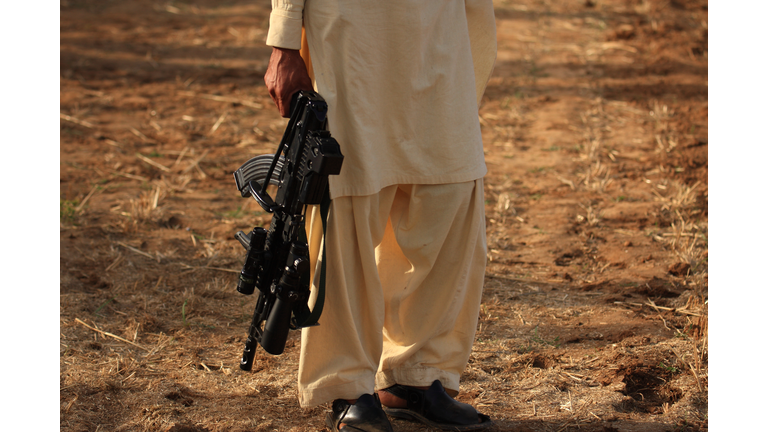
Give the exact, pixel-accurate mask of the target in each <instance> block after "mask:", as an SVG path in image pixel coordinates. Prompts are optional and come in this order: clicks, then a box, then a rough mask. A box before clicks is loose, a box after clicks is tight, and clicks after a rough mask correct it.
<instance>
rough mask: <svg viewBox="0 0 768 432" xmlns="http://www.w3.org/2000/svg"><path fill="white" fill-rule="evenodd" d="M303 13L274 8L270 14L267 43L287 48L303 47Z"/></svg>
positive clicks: (296, 48) (297, 48)
mask: <svg viewBox="0 0 768 432" xmlns="http://www.w3.org/2000/svg"><path fill="white" fill-rule="evenodd" d="M301 25H302V14H301V12H300V11H299V12H298V13H297V12H295V11H283V10H273V11H272V13H271V14H270V15H269V32H268V33H267V45H268V46H271V47H278V48H286V49H295V50H299V49H301Z"/></svg>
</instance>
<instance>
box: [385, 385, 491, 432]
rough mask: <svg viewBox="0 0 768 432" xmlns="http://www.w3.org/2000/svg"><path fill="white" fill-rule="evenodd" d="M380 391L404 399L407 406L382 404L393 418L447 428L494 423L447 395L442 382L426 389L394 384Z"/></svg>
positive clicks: (468, 429) (458, 429)
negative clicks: (390, 406)
mask: <svg viewBox="0 0 768 432" xmlns="http://www.w3.org/2000/svg"><path fill="white" fill-rule="evenodd" d="M383 391H385V392H388V393H391V394H393V395H395V396H397V397H399V398H400V399H405V401H406V402H407V404H408V407H407V408H389V407H384V412H386V413H387V414H389V415H391V416H392V417H397V418H402V419H406V420H413V421H418V422H421V423H424V424H426V425H428V426H431V427H434V428H439V429H443V430H450V431H470V430H480V429H485V428H487V427H489V426H491V425H492V424H493V421H491V418H490V417H488V416H487V415H485V414H480V413H478V412H477V411H476V410H475V409H474V408H473V407H472V405H468V404H465V403H461V402H459V401H457V400H455V399H454V398H452V397H450V396H448V393H446V392H445V388H443V385H442V383H440V381H438V380H435V381H434V382H433V383H432V385H431V386H430V387H429V388H428V389H427V390H421V389H417V388H415V387H410V386H404V385H399V384H396V385H394V386H392V387H389V388H386V389H384V390H383Z"/></svg>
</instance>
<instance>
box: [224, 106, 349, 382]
mask: <svg viewBox="0 0 768 432" xmlns="http://www.w3.org/2000/svg"><path fill="white" fill-rule="evenodd" d="M291 107H292V109H291V119H290V121H289V123H288V126H287V128H286V129H285V133H284V134H283V138H282V140H281V141H280V145H279V146H278V149H277V152H276V153H275V155H274V156H272V155H262V156H256V157H254V158H252V159H250V160H249V161H248V162H246V163H245V164H243V166H241V167H240V168H239V169H238V170H237V171H235V173H234V175H235V183H237V189H238V190H239V191H240V194H241V195H242V196H243V197H244V198H247V197H249V196H252V197H253V198H255V199H256V201H257V202H258V203H259V204H260V205H261V207H262V208H263V209H264V210H265V211H267V212H269V213H272V222H271V223H270V225H269V229H268V230H266V229H264V228H262V227H255V228H254V229H253V231H251V232H250V233H249V234H245V233H244V232H243V231H238V232H237V234H235V238H236V239H237V240H239V241H240V244H242V245H243V247H244V248H245V249H246V251H247V254H246V257H245V264H244V265H243V269H242V271H241V272H240V277H239V279H238V283H237V291H238V292H240V293H242V294H246V295H251V294H253V292H254V291H255V289H256V288H258V290H259V296H258V299H257V301H256V308H255V310H254V312H253V320H252V321H251V326H250V328H249V329H248V339H247V340H246V342H245V349H244V350H243V357H242V359H241V360H240V369H242V370H246V371H248V370H251V367H252V366H253V357H254V354H255V349H256V344H257V343H258V344H259V345H261V346H262V347H263V348H264V350H265V351H266V352H268V353H270V354H274V355H278V354H282V353H283V350H284V349H285V342H286V339H287V337H288V330H289V329H298V328H302V327H308V326H311V325H316V323H317V318H319V312H320V311H321V310H322V306H321V303H320V300H319V299H318V304H317V305H316V306H315V310H313V311H311V312H310V310H309V306H308V305H307V301H308V300H309V274H310V273H309V248H308V246H307V240H306V234H305V231H304V213H305V210H306V206H307V205H316V204H322V203H323V200H324V199H325V200H328V199H329V198H328V196H327V194H328V176H329V175H337V174H339V172H340V171H341V163H342V162H343V160H344V156H343V155H342V154H341V151H340V149H339V144H338V143H337V142H336V140H335V139H334V138H333V137H331V134H330V132H328V131H327V130H326V126H327V124H328V120H327V118H326V115H327V112H328V105H327V104H326V103H325V100H323V98H322V97H321V96H320V95H319V94H317V93H315V92H311V91H300V92H298V93H297V94H295V95H294V97H293V100H292V103H291ZM270 184H272V185H275V186H277V192H276V194H275V198H274V199H272V197H271V196H270V195H269V194H268V193H267V186H268V185H270ZM327 202H328V201H326V203H327ZM318 308H320V311H318V310H317V309H318Z"/></svg>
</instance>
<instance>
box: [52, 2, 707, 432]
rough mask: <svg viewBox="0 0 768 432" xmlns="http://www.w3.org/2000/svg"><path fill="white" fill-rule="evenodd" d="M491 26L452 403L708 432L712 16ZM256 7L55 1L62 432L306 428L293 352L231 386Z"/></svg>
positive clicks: (538, 8)
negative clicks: (470, 333) (467, 319)
mask: <svg viewBox="0 0 768 432" xmlns="http://www.w3.org/2000/svg"><path fill="white" fill-rule="evenodd" d="M495 4H496V18H497V27H498V41H499V53H498V59H497V63H496V69H495V71H494V74H493V77H492V78H491V81H490V83H489V86H488V90H487V92H486V95H485V99H484V101H483V104H482V107H481V109H480V121H481V124H482V126H483V136H484V142H485V149H486V157H487V163H488V167H489V173H488V176H487V177H486V191H485V192H486V200H487V201H486V202H487V207H486V211H487V235H488V242H489V253H488V267H487V277H486V284H485V295H484V301H483V305H482V310H481V314H480V323H479V327H478V332H477V341H476V343H475V346H474V351H473V354H472V357H471V359H470V363H469V365H468V366H467V369H466V370H465V372H464V375H463V378H462V387H461V394H460V396H459V399H460V400H462V401H465V402H468V403H472V404H474V405H475V406H477V407H478V408H479V409H480V410H481V411H484V412H487V413H489V414H491V415H492V416H493V418H494V419H495V420H496V426H495V430H499V431H502V430H503V431H507V430H515V431H558V432H560V431H572V430H577V429H578V430H582V431H682V430H707V429H708V408H707V405H708V346H707V333H708V331H707V323H708V319H707V309H708V307H707V304H706V300H707V298H708V261H707V256H708V241H707V237H708V234H707V233H708V183H707V172H708V158H707V151H708V139H707V136H708V99H707V92H708V78H707V75H708V63H707V61H708V60H707V58H708V57H707V56H708V54H707V53H708V35H707V20H708V11H707V2H706V1H699V0H692V1H686V2H683V1H679V0H672V1H666V0H665V1H661V0H579V1H568V0H516V1H514V2H512V1H506V0H497V1H496V2H495ZM269 7H270V5H269V2H268V1H266V0H263V1H254V0H247V1H245V0H224V1H211V0H192V1H176V2H153V1H148V0H134V1H130V2H117V1H104V0H101V1H95V0H62V2H61V34H60V36H61V71H60V72H61V80H60V83H61V84H60V85H61V107H60V110H61V148H60V152H61V154H60V157H61V163H60V170H61V184H60V204H61V215H60V216H61V225H60V233H61V234H60V248H61V249H60V252H61V258H60V263H61V275H60V277H61V279H60V280H61V298H60V305H61V309H60V311H61V313H60V328H61V336H60V342H61V348H60V423H61V430H64V431H111V430H114V431H123V430H149V431H176V432H181V431H245V430H255V431H272V430H290V431H318V430H326V429H325V426H324V424H323V421H322V418H323V415H324V414H323V413H324V412H325V411H326V410H327V409H328V408H327V407H318V408H315V409H301V408H300V407H299V406H298V404H297V400H296V369H297V364H298V344H297V340H298V337H299V335H298V333H297V332H292V333H291V336H290V339H289V341H288V347H287V349H286V353H285V354H283V355H281V356H278V357H274V356H270V355H267V354H265V353H264V352H263V351H259V352H258V353H257V359H256V365H255V367H254V370H253V371H252V372H243V371H241V370H240V369H239V368H238V366H237V363H238V360H239V356H240V353H241V350H242V343H243V341H244V338H245V334H246V330H247V326H248V323H249V320H250V316H251V313H252V309H253V300H254V299H253V298H248V297H244V296H241V295H239V294H238V293H236V292H235V290H234V286H235V280H236V273H237V272H239V270H240V267H241V264H242V260H243V250H242V248H241V246H240V245H239V243H238V242H237V241H236V240H234V238H233V234H234V233H235V232H236V231H238V230H248V229H251V228H252V227H253V226H254V225H255V224H258V225H262V224H266V223H268V221H269V218H268V217H267V215H265V214H264V213H263V212H262V211H261V210H260V207H258V205H257V204H256V203H255V202H254V201H253V200H250V199H249V200H246V199H243V198H241V197H240V196H239V194H238V192H237V190H236V188H235V185H234V182H233V180H232V172H233V171H234V170H235V169H236V168H237V167H239V166H240V164H241V163H243V162H244V161H246V160H247V159H248V158H250V157H251V156H254V155H258V154H265V153H273V152H274V150H275V148H276V143H277V142H278V140H279V138H280V136H281V135H282V131H283V128H284V127H285V124H286V120H284V119H281V118H280V117H279V116H278V114H277V111H276V109H275V108H274V106H273V104H272V102H271V101H270V99H269V97H268V95H267V92H266V90H265V88H264V85H263V81H262V77H263V73H264V70H265V67H266V63H267V60H268V55H269V53H270V49H269V48H268V47H266V46H265V45H264V39H265V35H266V30H267V25H268V13H269ZM342 146H343V143H342ZM394 426H395V428H396V429H397V430H401V431H426V430H430V429H428V428H426V427H422V426H419V425H415V424H411V423H406V422H403V421H399V420H398V421H394Z"/></svg>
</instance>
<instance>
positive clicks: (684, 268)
mask: <svg viewBox="0 0 768 432" xmlns="http://www.w3.org/2000/svg"><path fill="white" fill-rule="evenodd" d="M690 269H691V265H690V264H688V263H683V262H679V263H674V264H672V265H671V266H669V268H668V269H667V272H669V274H672V275H675V276H680V277H682V276H687V275H688V271H689V270H690Z"/></svg>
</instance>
